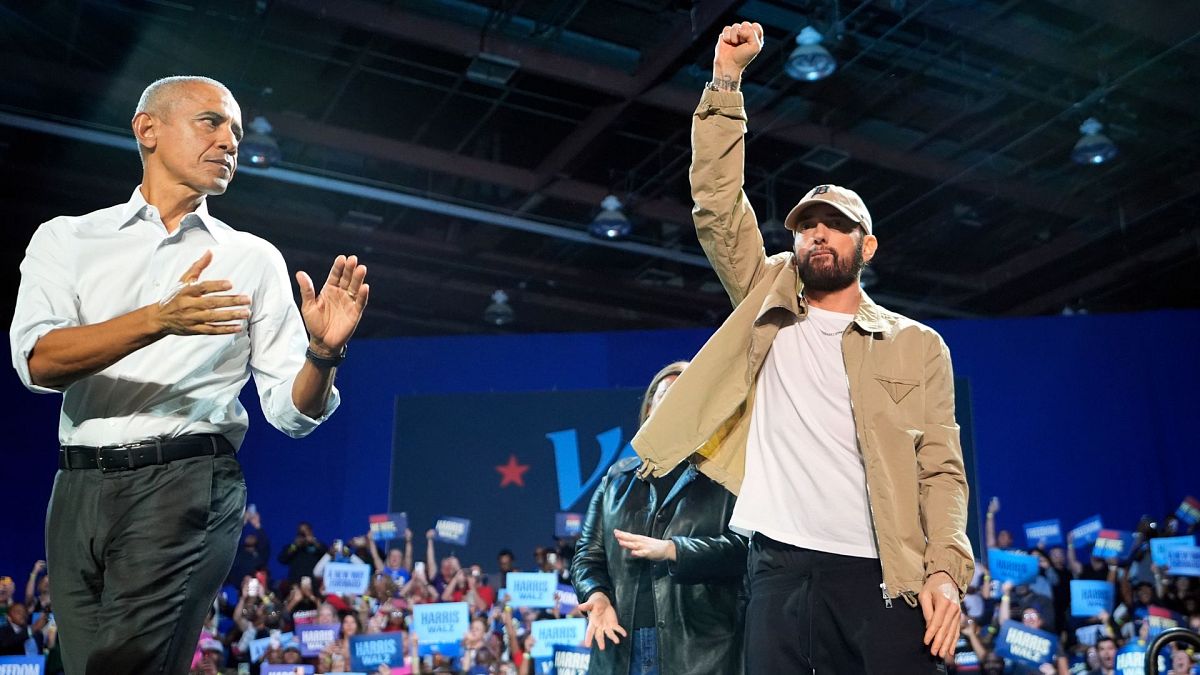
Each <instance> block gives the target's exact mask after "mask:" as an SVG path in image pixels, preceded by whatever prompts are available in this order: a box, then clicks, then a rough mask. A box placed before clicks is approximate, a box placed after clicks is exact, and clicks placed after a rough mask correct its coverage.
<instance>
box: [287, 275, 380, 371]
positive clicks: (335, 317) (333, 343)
mask: <svg viewBox="0 0 1200 675" xmlns="http://www.w3.org/2000/svg"><path fill="white" fill-rule="evenodd" d="M366 277H367V266H366V265H360V264H358V256H353V255H352V256H349V257H347V256H344V255H339V256H338V257H337V259H336V260H334V261H333V267H331V268H330V269H329V278H327V279H326V280H325V285H324V286H322V287H321V292H320V293H319V294H318V293H317V292H316V289H315V288H314V286H313V282H312V278H310V277H309V276H308V274H306V273H305V272H296V283H298V284H300V316H302V317H304V327H305V328H307V329H308V334H309V335H310V336H311V339H312V341H313V343H314V346H316V347H320V348H321V349H323V350H327V351H328V352H329V353H330V354H331V355H333V354H337V353H339V352H341V351H342V347H345V346H346V343H347V342H349V341H350V336H352V335H354V329H355V328H357V327H358V321H359V319H361V318H362V313H363V310H364V309H365V308H366V306H367V296H368V294H369V293H370V290H371V287H370V286H369V285H368V284H366V283H363V281H364V279H366Z"/></svg>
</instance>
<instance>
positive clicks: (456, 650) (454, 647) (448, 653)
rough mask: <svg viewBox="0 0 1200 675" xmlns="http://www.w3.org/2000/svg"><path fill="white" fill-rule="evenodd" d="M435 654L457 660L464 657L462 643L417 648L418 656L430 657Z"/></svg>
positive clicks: (445, 643)
mask: <svg viewBox="0 0 1200 675" xmlns="http://www.w3.org/2000/svg"><path fill="white" fill-rule="evenodd" d="M433 654H437V655H438V656H445V657H448V658H451V659H456V658H458V657H460V656H462V643H461V642H443V643H441V644H432V645H419V646H418V647H417V656H430V655H433Z"/></svg>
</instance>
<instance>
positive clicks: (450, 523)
mask: <svg viewBox="0 0 1200 675" xmlns="http://www.w3.org/2000/svg"><path fill="white" fill-rule="evenodd" d="M433 531H434V535H435V536H434V539H437V540H438V541H440V542H443V543H446V544H454V545H455V546H466V545H467V537H468V536H469V535H470V534H471V521H470V520H469V519H467V518H456V517H454V516H442V517H441V518H438V519H437V523H435V524H434V526H433Z"/></svg>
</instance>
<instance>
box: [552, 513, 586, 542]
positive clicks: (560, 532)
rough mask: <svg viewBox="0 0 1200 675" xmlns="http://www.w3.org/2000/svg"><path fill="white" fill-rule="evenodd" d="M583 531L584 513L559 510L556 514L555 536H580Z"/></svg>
mask: <svg viewBox="0 0 1200 675" xmlns="http://www.w3.org/2000/svg"><path fill="white" fill-rule="evenodd" d="M581 531H583V514H582V513H568V512H564V511H559V512H558V513H556V514H554V536H556V537H558V538H559V539H570V538H571V537H578V536H579V533H580V532H581Z"/></svg>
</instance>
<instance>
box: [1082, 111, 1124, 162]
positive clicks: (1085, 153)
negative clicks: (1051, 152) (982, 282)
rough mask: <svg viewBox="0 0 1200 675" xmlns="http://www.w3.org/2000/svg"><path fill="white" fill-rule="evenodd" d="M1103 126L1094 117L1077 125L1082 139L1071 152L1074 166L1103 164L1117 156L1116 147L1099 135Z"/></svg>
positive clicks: (1106, 137) (1105, 137)
mask: <svg viewBox="0 0 1200 675" xmlns="http://www.w3.org/2000/svg"><path fill="white" fill-rule="evenodd" d="M1103 128H1104V125H1103V124H1101V123H1100V121H1099V120H1097V119H1096V118H1095V117H1089V118H1087V119H1086V120H1084V121H1083V124H1080V125H1079V131H1080V133H1082V134H1083V137H1081V138H1080V139H1079V142H1078V143H1076V144H1075V149H1074V150H1072V151H1071V159H1072V160H1074V161H1075V163H1076V164H1103V163H1105V162H1107V161H1108V160H1110V159H1112V158H1113V157H1116V156H1117V145H1116V144H1115V143H1113V142H1112V140H1110V139H1109V138H1108V136H1105V135H1104V134H1102V133H1100V130H1101V129H1103Z"/></svg>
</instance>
